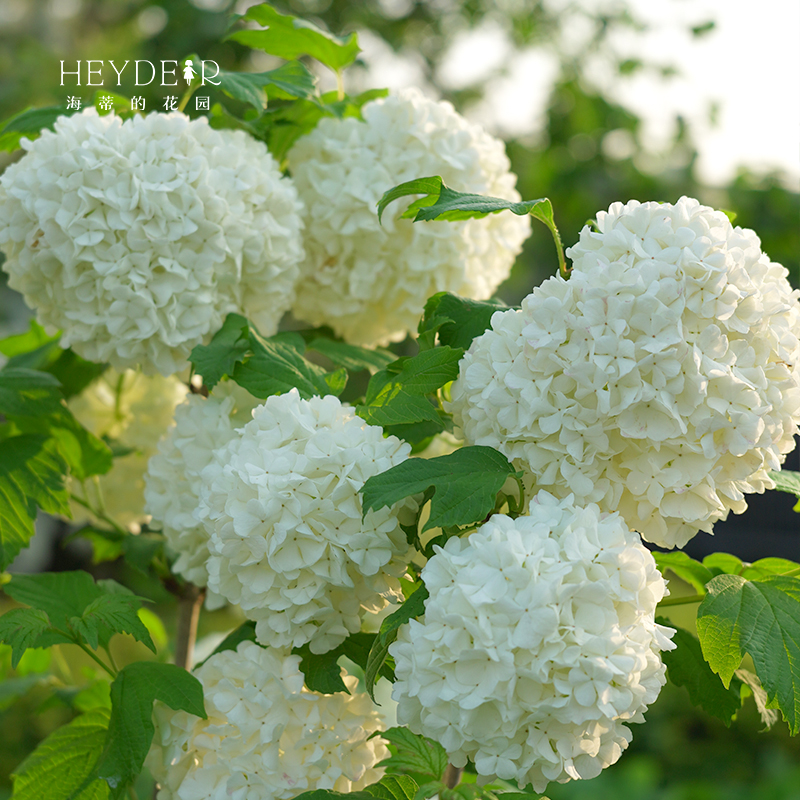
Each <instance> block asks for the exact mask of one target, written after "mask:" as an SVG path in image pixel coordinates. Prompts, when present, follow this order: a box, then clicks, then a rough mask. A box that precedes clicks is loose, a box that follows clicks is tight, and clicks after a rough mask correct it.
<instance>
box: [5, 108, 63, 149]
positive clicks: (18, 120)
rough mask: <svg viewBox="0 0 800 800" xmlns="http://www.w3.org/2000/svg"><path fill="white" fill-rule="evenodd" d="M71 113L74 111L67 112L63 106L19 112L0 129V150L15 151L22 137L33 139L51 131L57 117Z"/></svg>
mask: <svg viewBox="0 0 800 800" xmlns="http://www.w3.org/2000/svg"><path fill="white" fill-rule="evenodd" d="M73 113H74V111H72V110H70V111H68V110H67V109H66V107H65V106H46V107H44V108H27V109H25V111H20V113H19V114H15V115H14V116H13V117H11V118H10V119H8V120H6V122H5V123H4V124H3V126H2V127H0V150H6V151H9V152H10V151H12V150H16V149H17V148H18V147H19V142H20V139H22V137H23V136H26V137H27V138H28V139H35V138H37V137H38V136H39V134H40V133H41V132H42V131H43V130H45V129H48V130H52V129H53V127H54V126H55V122H56V120H57V119H58V118H59V117H61V116H70V115H71V114H73Z"/></svg>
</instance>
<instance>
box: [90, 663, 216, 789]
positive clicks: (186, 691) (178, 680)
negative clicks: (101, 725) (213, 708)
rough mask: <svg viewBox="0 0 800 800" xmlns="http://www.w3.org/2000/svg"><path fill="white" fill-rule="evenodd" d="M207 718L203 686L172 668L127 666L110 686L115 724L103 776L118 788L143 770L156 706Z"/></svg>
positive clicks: (110, 730) (110, 729)
mask: <svg viewBox="0 0 800 800" xmlns="http://www.w3.org/2000/svg"><path fill="white" fill-rule="evenodd" d="M156 700H160V701H161V702H162V703H165V704H166V705H168V706H169V707H170V708H171V709H173V710H174V711H186V712H187V713H189V714H194V715H195V716H197V717H201V718H202V719H206V718H207V717H206V712H205V707H204V704H203V686H202V684H201V683H200V681H198V680H197V678H195V677H194V675H191V674H190V673H188V672H187V671H186V670H185V669H181V667H178V666H175V665H174V664H159V663H157V662H154V661H135V662H134V663H133V664H128V665H127V666H126V667H123V668H122V669H121V670H120V671H119V673H118V674H117V677H116V678H115V679H114V682H113V683H112V684H111V719H110V721H109V725H108V736H107V738H106V743H105V752H104V755H103V759H102V761H101V763H100V769H99V774H100V777H101V778H104V779H105V780H106V782H107V783H108V785H109V786H110V787H111V788H112V789H115V788H117V787H119V786H121V785H125V784H127V783H129V782H130V781H132V780H133V779H134V778H135V777H136V776H137V775H138V774H139V772H140V771H141V769H142V764H143V763H144V759H145V756H146V755H147V752H148V750H149V749H150V744H151V742H152V741H153V734H154V733H155V727H154V726H153V703H154V702H155V701H156Z"/></svg>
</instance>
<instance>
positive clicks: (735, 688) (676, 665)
mask: <svg viewBox="0 0 800 800" xmlns="http://www.w3.org/2000/svg"><path fill="white" fill-rule="evenodd" d="M660 622H662V623H663V624H665V625H668V624H670V623H668V622H666V621H665V620H660ZM672 641H673V643H674V644H675V645H677V647H676V649H675V650H665V651H664V652H663V653H662V654H661V657H662V659H663V660H664V663H665V664H666V665H667V674H668V676H669V679H670V681H671V682H672V683H674V684H675V685H676V686H683V687H684V688H685V689H686V691H687V692H688V693H689V699H690V700H691V701H692V703H693V704H694V705H696V706H700V707H701V708H703V709H704V710H705V711H707V712H708V713H709V714H711V715H712V716H714V717H716V718H717V719H721V720H722V721H723V722H724V723H725V725H727V726H728V727H730V724H731V720H732V719H733V718H734V716H736V712H737V711H738V710H739V708H740V707H741V705H742V695H741V682H740V681H739V680H738V679H736V678H733V679H732V680H731V683H730V685H729V686H727V687H725V686H724V685H723V683H722V681H721V680H720V677H719V675H716V674H715V673H714V672H712V671H711V668H710V667H709V666H708V663H707V662H706V660H705V659H704V658H703V652H702V650H701V648H700V642H698V641H697V639H695V637H694V636H692V634H691V633H689V632H688V631H685V630H683V628H677V629H676V631H675V635H674V637H673V639H672Z"/></svg>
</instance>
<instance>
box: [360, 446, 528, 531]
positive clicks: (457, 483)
mask: <svg viewBox="0 0 800 800" xmlns="http://www.w3.org/2000/svg"><path fill="white" fill-rule="evenodd" d="M513 474H515V470H514V467H513V466H512V465H511V464H510V463H509V461H508V459H507V458H506V457H505V456H504V455H503V454H502V453H499V452H498V451H497V450H494V449H493V448H491V447H484V446H480V445H475V446H472V447H462V448H461V449H459V450H456V451H455V452H454V453H450V454H448V455H446V456H439V457H438V458H427V459H426V458H409V459H408V460H407V461H404V462H403V463H402V464H398V465H397V466H396V467H392V468H391V469H389V470H387V471H386V472H383V473H381V474H380V475H375V476H373V477H372V478H369V480H367V482H366V483H365V484H364V487H363V488H362V490H361V493H362V494H363V496H364V503H363V509H364V513H365V514H366V512H367V511H368V510H369V509H375V510H378V509H380V508H383V507H384V506H391V505H394V504H395V503H397V502H399V501H400V500H403V499H404V498H406V497H410V496H411V495H414V494H418V493H420V492H425V491H427V490H428V489H432V490H433V492H434V494H433V498H432V499H431V512H430V517H429V518H428V521H427V523H426V524H425V526H424V528H423V531H426V530H428V529H429V528H443V527H445V526H451V525H458V526H461V525H471V524H473V523H475V522H478V521H480V520H483V519H485V518H486V517H487V516H488V515H489V514H490V513H491V511H492V509H493V508H494V504H495V499H496V497H497V493H498V492H499V491H500V489H501V488H502V486H503V484H504V483H505V482H506V479H507V478H508V477H509V476H510V475H513Z"/></svg>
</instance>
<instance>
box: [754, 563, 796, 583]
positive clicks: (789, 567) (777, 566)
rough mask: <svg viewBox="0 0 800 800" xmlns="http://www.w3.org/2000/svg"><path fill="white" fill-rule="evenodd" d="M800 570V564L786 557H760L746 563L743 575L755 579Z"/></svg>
mask: <svg viewBox="0 0 800 800" xmlns="http://www.w3.org/2000/svg"><path fill="white" fill-rule="evenodd" d="M795 570H800V564H797V563H796V562H794V561H789V560H788V559H786V558H759V559H758V561H754V562H753V563H752V564H745V565H744V569H743V570H742V577H743V578H748V579H749V580H754V579H757V578H766V577H767V576H768V575H782V574H783V573H785V572H794V571H795Z"/></svg>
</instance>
